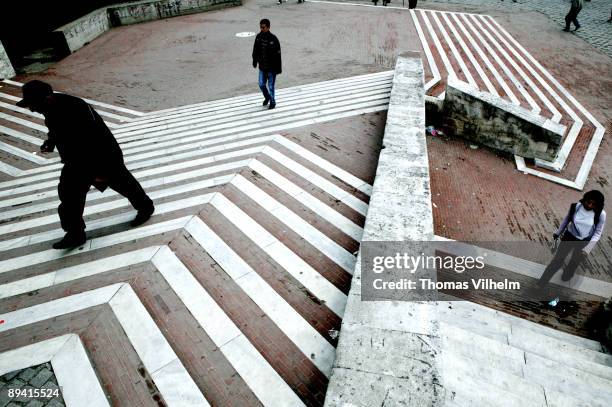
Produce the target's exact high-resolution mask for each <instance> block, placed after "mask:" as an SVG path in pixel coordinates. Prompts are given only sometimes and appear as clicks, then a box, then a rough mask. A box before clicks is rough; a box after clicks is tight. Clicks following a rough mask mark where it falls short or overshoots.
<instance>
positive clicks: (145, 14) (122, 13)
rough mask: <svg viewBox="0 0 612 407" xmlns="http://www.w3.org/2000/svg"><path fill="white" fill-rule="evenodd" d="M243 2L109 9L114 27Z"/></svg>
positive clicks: (195, 0)
mask: <svg viewBox="0 0 612 407" xmlns="http://www.w3.org/2000/svg"><path fill="white" fill-rule="evenodd" d="M241 4H242V1H241V0H166V1H159V0H149V1H139V2H135V3H127V4H120V5H114V6H112V7H109V8H108V12H109V16H110V19H111V22H112V24H113V25H115V26H116V25H128V24H136V23H142V22H145V21H152V20H159V19H162V18H168V17H176V16H182V15H185V14H192V13H200V12H203V11H210V10H216V9H220V8H225V7H231V6H239V5H241Z"/></svg>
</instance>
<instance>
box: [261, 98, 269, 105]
mask: <svg viewBox="0 0 612 407" xmlns="http://www.w3.org/2000/svg"><path fill="white" fill-rule="evenodd" d="M269 101H270V99H264V101H263V103H262V105H263V106H268V102H269Z"/></svg>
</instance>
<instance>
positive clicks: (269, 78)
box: [259, 69, 276, 104]
mask: <svg viewBox="0 0 612 407" xmlns="http://www.w3.org/2000/svg"><path fill="white" fill-rule="evenodd" d="M266 82H267V84H268V87H267V88H266ZM274 82H276V74H275V73H274V72H265V71H262V70H261V69H260V70H259V89H261V92H262V93H263V95H264V98H266V99H268V100H269V101H270V102H272V103H274V104H276V99H274Z"/></svg>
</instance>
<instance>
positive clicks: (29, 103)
mask: <svg viewBox="0 0 612 407" xmlns="http://www.w3.org/2000/svg"><path fill="white" fill-rule="evenodd" d="M22 92H23V99H22V100H20V101H19V102H17V106H19V107H27V108H29V109H30V110H31V111H32V112H37V113H41V114H42V115H44V116H45V125H46V126H47V128H48V129H49V133H48V138H47V140H46V141H45V142H44V143H43V144H42V145H41V146H40V151H41V152H43V153H50V152H53V150H55V148H56V147H57V151H58V152H59V155H60V158H61V160H62V163H64V166H63V167H62V172H61V174H60V179H59V184H58V186H57V192H58V196H59V200H60V204H59V207H58V208H57V211H58V214H59V218H60V223H61V226H62V229H64V231H65V232H66V235H65V236H64V238H63V239H62V240H60V241H58V242H56V243H54V244H53V248H54V249H70V248H74V247H78V246H81V245H82V244H83V243H85V241H86V240H87V238H86V236H85V222H84V221H83V210H84V209H85V200H86V198H87V192H88V191H89V188H90V187H91V186H92V185H93V186H95V187H96V188H97V189H98V190H100V191H104V190H105V189H106V188H107V187H110V188H112V189H114V190H115V191H117V192H118V193H120V194H121V195H123V196H125V197H126V198H127V199H128V200H129V201H130V203H131V204H132V206H133V207H134V208H135V209H136V210H137V211H138V213H137V215H136V217H135V218H134V220H132V222H131V225H132V226H138V225H141V224H143V223H145V222H146V221H147V220H149V218H150V217H151V215H152V214H153V212H154V211H155V208H154V206H153V201H151V199H150V198H149V197H148V196H147V194H146V193H145V191H144V190H143V189H142V186H140V184H139V183H138V181H137V180H136V178H134V176H133V175H132V174H131V173H130V172H129V171H128V169H127V168H126V167H125V164H124V162H123V153H122V152H121V148H120V147H119V144H118V143H117V141H116V140H115V137H114V136H113V134H112V133H111V131H110V130H109V129H108V127H107V126H106V124H105V123H104V121H103V120H102V118H101V117H100V116H99V115H98V113H97V112H96V111H95V110H94V109H93V108H92V107H91V106H90V105H89V104H88V103H87V102H85V101H84V100H82V99H79V98H77V97H74V96H70V95H65V94H60V93H53V88H52V87H51V85H49V84H48V83H45V82H42V81H37V80H33V81H30V82H28V83H26V84H25V85H23V88H22Z"/></svg>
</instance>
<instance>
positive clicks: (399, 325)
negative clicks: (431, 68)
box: [325, 53, 442, 407]
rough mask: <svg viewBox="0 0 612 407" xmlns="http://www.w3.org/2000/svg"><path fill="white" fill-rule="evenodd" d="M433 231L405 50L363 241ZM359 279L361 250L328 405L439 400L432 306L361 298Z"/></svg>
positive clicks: (417, 91) (419, 81) (412, 69)
mask: <svg viewBox="0 0 612 407" xmlns="http://www.w3.org/2000/svg"><path fill="white" fill-rule="evenodd" d="M433 236H434V231H433V214H432V206H431V190H430V186H429V162H428V156H427V143H426V139H425V85H424V75H423V65H422V62H421V58H420V54H419V53H405V54H402V55H400V56H399V57H398V59H397V63H396V67H395V75H394V77H393V87H392V90H391V99H390V101H389V111H388V114H387V124H386V126H385V134H384V137H383V149H382V150H381V152H380V158H379V161H378V168H377V169H376V177H375V180H374V185H373V190H372V195H371V199H370V204H369V209H368V213H367V217H366V222H365V226H364V231H363V238H362V243H365V242H368V241H370V242H372V241H387V242H393V241H431V240H432V239H433ZM361 282H362V281H361V252H360V253H359V255H358V259H357V264H356V267H355V272H354V274H353V279H352V282H351V289H350V292H349V295H348V301H347V305H346V310H345V313H344V318H343V320H342V328H341V330H340V338H339V342H338V347H337V349H336V360H335V361H334V366H333V370H332V375H331V378H330V381H329V386H328V389H327V394H326V397H325V406H326V407H336V406H337V407H341V406H342V407H345V406H355V407H357V406H359V407H362V406H363V407H365V406H367V407H369V406H437V405H441V402H442V400H441V392H440V391H439V389H438V388H437V387H438V386H439V383H440V380H439V377H440V373H439V366H438V362H437V355H438V353H439V349H440V346H441V345H440V343H439V341H438V335H437V333H438V330H439V328H438V325H437V322H436V320H437V314H436V309H435V307H431V306H430V305H429V304H426V303H417V302H407V301H403V302H401V301H362V297H361Z"/></svg>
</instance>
